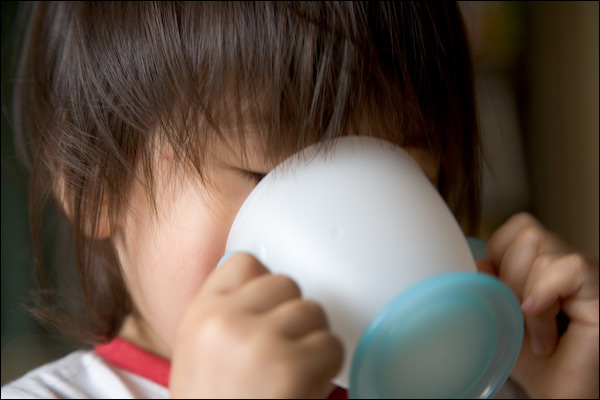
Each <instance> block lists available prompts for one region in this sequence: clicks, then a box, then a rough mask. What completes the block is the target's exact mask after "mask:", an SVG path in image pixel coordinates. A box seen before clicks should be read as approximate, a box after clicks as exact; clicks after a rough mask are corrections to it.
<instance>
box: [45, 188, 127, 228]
mask: <svg viewBox="0 0 600 400" xmlns="http://www.w3.org/2000/svg"><path fill="white" fill-rule="evenodd" d="M56 186H57V187H56V189H55V190H56V196H57V199H58V202H59V206H60V207H61V208H62V211H63V212H64V214H65V215H66V216H67V218H68V219H69V221H70V222H71V224H72V225H75V221H74V219H75V216H74V214H73V210H72V209H71V204H70V202H69V201H68V199H67V195H66V187H65V180H64V178H62V177H61V178H60V179H59V180H58V184H57V185H56ZM101 203H102V204H101V206H100V208H101V209H100V215H99V216H98V220H97V222H96V226H95V227H93V226H92V224H91V223H89V221H88V223H86V226H85V227H84V232H85V235H86V236H87V237H90V238H93V239H99V240H101V239H107V238H109V237H110V236H112V234H113V233H114V231H115V229H116V227H115V226H114V225H112V224H111V223H110V217H109V213H108V205H107V204H106V200H105V199H102V201H101ZM94 228H95V229H94Z"/></svg>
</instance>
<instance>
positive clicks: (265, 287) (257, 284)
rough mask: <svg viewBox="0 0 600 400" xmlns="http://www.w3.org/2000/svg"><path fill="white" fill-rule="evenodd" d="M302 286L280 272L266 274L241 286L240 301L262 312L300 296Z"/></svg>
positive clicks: (249, 307)
mask: <svg viewBox="0 0 600 400" xmlns="http://www.w3.org/2000/svg"><path fill="white" fill-rule="evenodd" d="M301 295H302V293H301V291H300V287H299V286H298V284H297V283H296V282H294V280H292V279H291V278H289V277H287V276H285V275H280V274H265V275H263V276H259V277H257V278H256V279H254V280H252V281H250V282H248V283H246V284H245V285H244V286H243V287H242V288H240V290H239V293H236V296H239V297H238V298H239V299H240V300H239V301H240V302H241V303H242V304H244V305H245V308H246V309H247V310H249V311H252V312H256V313H261V312H264V311H267V310H270V309H272V308H273V307H276V306H278V305H279V304H281V303H284V302H286V301H288V300H292V299H295V298H300V296H301Z"/></svg>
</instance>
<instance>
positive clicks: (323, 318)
mask: <svg viewBox="0 0 600 400" xmlns="http://www.w3.org/2000/svg"><path fill="white" fill-rule="evenodd" d="M301 305H302V308H303V309H304V310H305V312H306V313H307V314H308V315H310V316H312V317H313V318H315V319H318V320H320V322H321V323H320V325H321V326H323V327H326V326H328V324H327V315H326V314H325V310H324V309H323V307H322V306H321V305H320V304H319V303H317V302H316V301H314V300H304V301H302V304H301Z"/></svg>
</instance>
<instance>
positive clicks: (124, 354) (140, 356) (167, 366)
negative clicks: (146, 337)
mask: <svg viewBox="0 0 600 400" xmlns="http://www.w3.org/2000/svg"><path fill="white" fill-rule="evenodd" d="M94 351H95V352H96V354H98V355H99V356H100V357H102V358H104V359H105V360H106V361H108V362H109V363H111V364H113V365H114V366H116V367H119V368H121V369H124V370H125V371H129V372H132V373H134V374H136V375H140V376H142V377H144V378H146V379H149V380H151V381H152V382H155V383H158V384H159V385H161V386H164V387H166V388H168V387H169V373H170V371H171V362H170V361H169V360H166V359H164V358H162V357H159V356H157V355H156V354H154V353H151V352H149V351H147V350H144V349H142V348H141V347H138V346H136V345H135V344H133V343H131V342H128V341H126V340H123V339H121V338H115V339H113V340H111V341H110V342H108V343H104V344H99V345H97V346H96V347H95V348H94ZM347 396H348V393H347V391H346V389H343V388H341V387H336V389H335V390H334V391H333V392H332V393H331V394H330V395H329V399H347V398H348V397H347Z"/></svg>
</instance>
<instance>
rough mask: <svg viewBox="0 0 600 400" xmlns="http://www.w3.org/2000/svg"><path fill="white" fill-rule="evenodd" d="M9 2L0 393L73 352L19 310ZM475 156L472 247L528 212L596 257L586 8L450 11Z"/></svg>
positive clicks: (592, 63)
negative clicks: (462, 34)
mask: <svg viewBox="0 0 600 400" xmlns="http://www.w3.org/2000/svg"><path fill="white" fill-rule="evenodd" d="M17 3H18V2H8V1H3V2H2V3H1V4H2V10H1V11H2V13H1V21H2V26H1V31H2V38H1V43H2V110H3V113H2V135H1V139H2V147H1V148H2V191H1V193H2V214H1V222H2V276H1V284H2V310H1V315H2V344H1V366H2V368H1V371H2V377H1V382H2V384H4V383H5V382H8V381H9V380H12V379H14V378H16V377H18V376H20V375H22V374H23V373H24V372H26V371H27V370H29V369H31V368H33V367H34V366H37V365H39V364H41V363H44V362H47V361H50V360H53V359H56V358H58V357H60V356H62V355H63V354H66V353H67V352H69V351H71V350H72V349H74V348H76V347H77V344H76V343H74V342H72V341H70V340H68V339H65V338H62V337H60V336H58V335H57V334H55V333H53V332H50V331H48V330H46V329H45V328H43V327H41V326H40V325H39V324H38V323H36V322H35V321H34V320H33V319H32V318H31V317H30V316H29V315H28V314H27V312H26V311H25V310H24V308H23V304H25V303H27V299H28V290H29V289H30V288H32V287H33V284H34V267H33V262H32V253H31V248H30V239H29V228H28V219H27V218H28V217H27V176H26V174H25V173H24V171H23V169H22V168H21V167H20V166H19V164H18V162H17V160H16V158H15V153H14V145H13V140H12V131H11V128H10V123H9V122H8V119H7V116H6V110H5V109H6V107H7V106H8V104H7V102H8V101H10V98H9V97H7V93H6V91H7V90H8V89H9V87H10V84H11V81H12V78H11V76H10V75H9V73H8V67H9V61H10V58H11V57H12V55H13V53H14V51H13V50H12V48H11V42H10V40H11V39H10V35H11V32H13V31H14V29H15V25H16V23H15V9H16V7H17ZM459 4H460V7H461V9H462V11H463V15H464V18H465V22H466V24H467V28H468V31H469V37H470V40H471V45H472V50H473V61H474V65H475V72H476V90H477V97H478V107H479V114H480V125H481V130H482V136H483V141H484V146H485V152H486V156H487V161H488V162H487V165H486V167H485V170H484V190H483V220H482V224H481V229H480V237H481V238H482V239H487V238H488V237H489V235H490V234H491V233H492V232H493V231H494V230H495V229H496V228H497V227H498V226H499V225H500V224H501V223H502V222H504V221H505V220H506V219H507V218H508V217H509V216H511V215H512V214H514V213H516V212H519V211H529V212H531V213H533V214H534V215H535V216H536V217H537V218H538V219H540V220H541V221H542V222H543V223H544V224H545V225H546V226H547V227H548V228H549V229H551V230H553V231H555V232H557V233H559V234H560V235H561V236H562V237H563V238H565V239H566V240H568V241H569V242H571V243H572V244H573V245H574V246H575V247H576V248H578V249H579V250H580V251H582V252H584V253H585V254H587V255H590V256H592V257H594V258H596V259H597V258H598V220H599V216H598V210H599V199H598V182H599V178H598V171H599V166H598V159H599V155H598V152H599V143H598V136H599V127H598V114H599V104H598V86H599V83H598V76H599V69H598V48H599V44H598V2H575V1H567V2H537V1H536V2H487V1H486V2H459Z"/></svg>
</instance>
